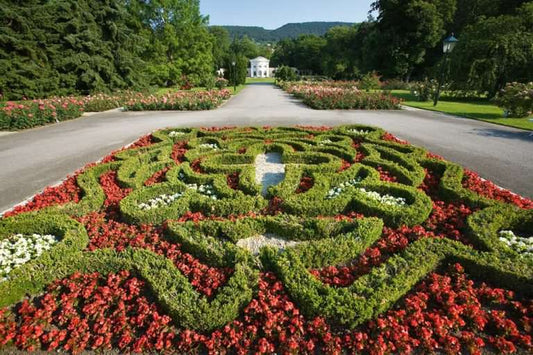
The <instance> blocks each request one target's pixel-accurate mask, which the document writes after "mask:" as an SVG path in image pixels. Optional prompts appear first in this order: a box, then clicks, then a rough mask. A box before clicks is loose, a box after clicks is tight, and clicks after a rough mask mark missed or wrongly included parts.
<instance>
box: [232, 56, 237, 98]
mask: <svg viewBox="0 0 533 355" xmlns="http://www.w3.org/2000/svg"><path fill="white" fill-rule="evenodd" d="M236 64H237V63H236V62H235V61H233V62H231V65H232V66H233V94H235V92H237V72H236V71H235V65H236Z"/></svg>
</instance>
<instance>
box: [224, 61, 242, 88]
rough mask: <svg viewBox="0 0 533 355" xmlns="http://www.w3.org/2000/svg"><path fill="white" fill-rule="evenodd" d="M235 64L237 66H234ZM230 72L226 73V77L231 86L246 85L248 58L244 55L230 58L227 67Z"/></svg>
mask: <svg viewBox="0 0 533 355" xmlns="http://www.w3.org/2000/svg"><path fill="white" fill-rule="evenodd" d="M233 62H235V65H233ZM225 67H226V68H228V70H226V71H225V72H224V77H225V78H226V79H227V80H228V81H229V85H230V86H237V85H244V84H246V76H247V75H248V58H246V57H245V56H243V55H239V54H238V55H233V56H231V57H229V58H228V61H227V63H226V65H225Z"/></svg>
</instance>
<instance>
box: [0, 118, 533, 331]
mask: <svg viewBox="0 0 533 355" xmlns="http://www.w3.org/2000/svg"><path fill="white" fill-rule="evenodd" d="M172 132H181V133H183V134H177V133H172ZM383 134H384V131H382V130H380V129H377V128H373V127H369V126H360V125H351V126H342V127H338V128H335V129H332V130H329V131H324V132H323V131H321V130H318V129H312V128H294V127H292V128H271V129H267V128H235V129H227V130H220V131H207V130H199V129H184V128H177V129H165V130H162V131H158V132H154V134H153V144H151V145H150V146H147V147H141V148H136V149H130V150H126V151H122V152H119V153H117V154H115V158H116V161H114V162H112V163H107V164H101V165H97V166H94V167H91V168H88V169H87V170H86V171H84V172H83V173H82V174H80V175H79V176H78V177H77V183H78V185H79V186H80V188H81V191H82V196H81V200H80V201H79V202H78V203H68V204H65V205H63V206H55V207H50V208H46V209H45V210H43V211H40V212H38V213H28V214H22V215H19V216H17V217H14V218H8V219H3V220H0V236H1V237H6V236H9V235H11V234H16V233H47V234H53V235H56V236H58V237H60V238H61V242H59V243H58V244H56V245H55V246H54V247H53V249H51V250H50V251H48V252H45V253H43V254H42V255H41V256H40V257H39V258H37V259H35V260H32V261H31V262H29V263H28V264H25V265H24V266H22V267H21V268H19V269H16V270H15V271H13V273H12V274H11V275H12V278H11V279H10V280H9V281H6V282H3V283H0V306H8V305H11V304H13V303H15V302H17V301H19V300H20V299H22V298H23V297H24V296H26V295H28V294H37V293H39V292H41V291H42V289H43V288H44V287H45V286H46V285H47V284H48V283H50V282H51V281H53V280H54V279H58V278H62V277H65V276H68V275H70V274H72V273H73V272H75V271H80V272H93V271H98V272H101V273H103V274H106V273H109V272H117V271H119V270H122V269H127V270H131V271H132V272H134V273H135V274H136V275H137V276H139V277H141V278H142V279H144V280H146V282H147V284H148V286H149V287H150V288H151V289H152V290H153V294H154V297H155V299H156V300H157V302H158V304H159V305H161V306H162V307H164V309H165V310H166V312H168V313H169V314H170V315H171V316H172V318H173V319H174V321H175V322H176V324H177V325H179V326H183V327H187V328H191V329H196V330H198V331H211V330H213V329H215V328H218V327H220V326H222V325H224V324H227V323H228V322H230V321H231V320H233V319H235V318H236V317H238V316H239V313H240V310H241V309H242V308H243V307H244V306H245V305H246V304H247V303H248V302H249V301H250V300H251V298H252V296H253V292H254V290H255V289H256V286H255V284H256V282H257V278H258V275H257V272H258V269H261V270H265V271H266V270H272V271H274V272H275V273H276V274H277V275H278V276H279V277H280V278H281V280H282V281H283V283H284V285H285V287H286V289H287V291H288V292H289V294H290V296H291V298H292V299H293V300H294V301H295V302H296V303H297V305H298V307H300V309H301V310H302V311H303V312H304V314H305V315H306V316H316V315H321V316H325V317H327V318H328V319H330V320H332V321H333V322H338V323H340V324H343V325H345V326H349V327H355V326H357V325H359V324H361V323H363V322H365V321H367V320H369V319H372V318H373V317H375V316H377V315H378V314H380V313H382V312H384V311H386V310H387V309H389V308H390V307H392V306H393V305H394V303H395V302H397V301H398V300H399V299H400V298H401V297H403V296H404V295H405V294H406V293H407V292H409V290H410V289H412V287H413V286H414V285H415V284H416V283H417V282H419V281H420V280H422V279H423V278H424V277H425V276H426V275H427V274H428V273H430V272H431V271H433V270H436V269H437V268H438V267H439V266H441V265H443V264H446V263H450V262H461V263H462V264H463V265H464V266H465V267H467V269H468V272H469V273H471V274H472V275H475V276H479V277H480V278H482V279H483V280H487V281H491V282H494V283H495V284H497V285H499V286H505V287H509V288H511V289H514V290H517V291H520V292H523V293H524V294H525V295H532V294H533V290H532V285H533V282H532V281H533V265H532V262H531V261H528V260H526V259H524V258H521V257H520V256H519V255H518V254H517V253H515V252H513V251H512V250H510V249H508V248H506V247H505V245H503V244H501V243H500V242H499V240H498V231H499V230H501V229H512V230H516V231H521V230H530V229H533V217H532V214H531V213H532V212H531V211H522V210H519V209H517V208H515V207H512V206H509V205H506V204H504V203H501V202H497V201H494V200H491V199H488V198H485V197H482V196H479V195H477V194H476V193H474V192H472V191H470V190H468V189H465V188H463V186H462V180H463V178H464V176H463V175H464V172H463V169H462V168H461V167H459V166H458V165H455V164H452V163H449V162H445V161H440V160H437V159H431V158H428V157H427V154H426V151H425V150H423V149H421V148H417V147H413V146H409V145H402V144H398V143H395V142H390V141H385V140H383V139H382V137H383ZM176 143H180V144H183V143H186V146H187V148H188V151H187V153H186V154H185V156H184V160H185V161H184V162H183V163H181V164H179V165H178V164H176V163H175V162H174V161H173V160H172V159H171V155H172V150H173V145H174V144H176ZM354 143H356V144H354ZM202 144H216V146H217V149H216V150H213V149H209V148H205V147H202ZM356 147H359V148H356ZM357 149H360V150H361V151H362V152H363V153H364V154H365V158H364V159H363V161H362V162H361V163H356V164H353V165H352V166H350V167H349V168H347V169H345V170H344V171H340V168H341V167H342V166H343V160H346V161H349V162H353V158H354V157H355V156H356V155H357V153H358V152H357ZM267 152H277V153H279V154H280V155H281V158H282V161H283V163H285V164H286V171H285V173H286V175H285V179H284V180H283V182H281V183H280V184H278V185H276V186H272V187H270V188H269V190H268V193H267V196H266V198H265V197H263V196H261V186H260V185H259V184H257V183H256V182H255V167H254V161H255V159H256V156H257V155H258V154H262V153H267ZM197 161H200V163H199V166H200V170H201V171H202V172H196V171H195V170H193V168H192V167H191V165H193V163H194V164H197ZM377 166H382V167H383V168H384V169H387V170H388V171H390V172H391V173H392V174H393V175H394V176H396V177H397V178H398V183H389V182H383V181H380V177H379V173H378V172H377V171H376V169H375V167H377ZM166 167H168V168H169V170H168V172H167V173H166V175H165V180H164V181H163V182H162V183H158V184H155V185H153V186H144V183H145V181H146V180H147V179H148V178H150V177H151V176H152V175H153V174H154V173H155V172H157V171H160V170H161V169H163V168H166ZM424 168H427V169H430V170H432V171H434V172H435V173H436V174H438V175H440V176H442V179H441V182H440V185H439V192H438V193H439V195H440V197H442V198H443V199H445V200H446V201H460V202H462V203H465V204H466V205H468V206H470V207H471V208H475V209H479V211H477V212H476V213H474V214H472V215H471V216H470V217H469V218H468V221H467V223H468V233H469V236H470V240H471V241H472V243H473V244H474V247H475V249H477V250H475V249H474V248H471V247H467V246H464V245H462V244H459V243H456V242H452V241H449V240H439V239H426V240H420V241H417V242H414V243H412V244H411V245H409V246H408V248H407V249H406V250H405V251H404V252H402V253H399V254H397V255H394V256H393V257H391V258H390V259H389V260H388V261H387V262H385V263H384V264H383V265H382V266H380V267H376V268H374V269H372V270H371V271H370V273H369V274H367V275H364V276H362V277H360V278H359V279H357V280H356V281H355V282H354V283H353V284H352V285H351V286H349V287H346V288H335V287H330V286H328V285H325V284H323V283H322V282H320V281H319V280H318V279H316V278H315V277H314V276H313V275H312V274H311V273H310V272H309V271H308V270H309V269H310V268H321V267H325V266H328V265H340V264H344V263H347V262H349V261H351V260H353V259H355V258H357V257H358V256H360V255H361V254H362V253H363V252H364V251H365V249H367V248H368V247H369V246H371V245H373V244H374V243H375V242H376V241H377V240H379V238H380V237H381V234H382V229H383V226H384V225H387V226H391V227H397V226H402V225H407V226H414V225H417V224H420V223H422V222H423V221H425V220H426V219H427V218H428V216H429V214H430V213H431V211H432V201H431V199H430V198H429V197H428V196H426V195H425V194H424V193H423V192H422V190H419V189H418V187H419V186H420V184H421V183H422V182H423V179H424V176H425V172H424ZM109 171H116V172H117V179H118V182H119V184H120V185H121V186H122V187H128V188H132V189H133V191H132V192H131V193H130V194H129V196H127V197H126V198H124V199H123V200H122V201H121V203H120V212H121V217H122V219H123V221H125V222H128V223H135V224H145V223H153V224H163V225H167V226H168V227H167V228H166V230H165V231H166V232H165V238H166V239H167V240H168V241H170V242H174V243H178V244H180V246H181V249H182V250H183V251H185V252H188V253H190V254H192V255H193V256H195V257H196V258H198V259H200V260H201V261H203V262H205V263H206V264H208V265H212V266H217V267H230V268H234V273H233V275H232V276H231V278H230V279H229V281H228V283H227V284H226V285H225V286H224V287H222V288H220V289H219V291H218V293H217V295H216V296H215V297H214V298H213V299H211V300H210V299H208V298H206V297H204V296H202V295H201V294H199V293H198V292H196V291H195V290H194V289H193V287H192V286H191V284H190V282H189V281H188V279H187V278H186V277H185V276H184V275H182V274H181V273H180V272H179V270H178V269H176V267H175V266H174V265H173V264H172V263H171V261H170V260H167V259H165V258H164V257H162V256H158V255H156V254H154V253H152V252H149V251H146V250H131V249H129V250H126V251H124V252H122V253H117V252H114V251H111V250H99V251H96V252H87V251H84V248H85V247H86V245H87V243H88V237H87V234H86V231H85V230H84V229H83V226H81V225H80V224H79V223H78V222H76V221H74V220H73V219H71V218H69V216H70V217H75V216H83V215H86V214H87V213H89V212H93V211H99V210H101V209H102V207H103V204H104V202H105V198H106V196H105V193H104V191H103V189H102V187H101V186H100V184H99V179H100V177H101V176H102V175H103V174H105V173H107V172H109ZM233 173H237V174H238V175H239V183H238V187H239V189H238V190H233V189H231V188H230V187H229V186H228V182H227V176H228V174H233ZM303 177H310V178H312V180H313V186H312V187H311V188H310V189H309V190H308V191H306V192H304V193H297V189H298V186H299V184H300V181H301V179H302V178H303ZM354 179H355V180H356V181H357V183H356V184H354V185H353V186H345V188H344V190H343V192H342V193H341V194H340V195H339V196H337V197H335V198H329V197H328V193H329V191H330V190H331V189H334V188H336V187H339V186H341V185H342V184H346V183H347V182H350V181H352V180H354ZM187 184H197V185H212V186H213V190H214V191H216V194H217V199H216V200H214V199H211V198H209V197H207V196H205V195H202V194H201V193H199V192H196V191H194V190H192V189H190V188H188V187H187ZM360 188H364V189H366V190H368V191H376V192H378V193H380V194H389V195H393V196H395V197H402V198H404V199H405V200H406V205H405V206H393V205H385V204H382V203H379V202H378V201H377V200H374V199H372V198H370V197H368V196H366V195H365V194H364V193H362V192H361V191H360V190H359V189H360ZM176 192H180V193H183V196H182V197H181V198H179V199H177V200H176V201H174V202H173V203H172V204H170V205H168V206H164V207H160V208H156V209H152V210H141V209H140V208H139V204H140V203H143V202H146V201H148V200H149V199H151V198H153V197H157V196H159V195H162V194H174V193H176ZM274 196H276V197H279V198H280V199H281V207H282V211H283V212H284V213H282V214H279V215H276V216H264V215H263V214H262V212H263V211H264V209H265V208H266V207H267V205H268V203H269V199H270V198H272V197H274ZM188 211H192V212H202V213H203V214H204V215H207V216H214V217H221V216H223V217H231V218H228V219H226V220H206V221H201V222H198V223H194V222H185V223H179V222H176V220H178V219H179V218H180V217H181V216H183V215H184V214H185V213H186V212H188ZM250 212H252V213H251V214H250ZM349 212H357V213H363V214H364V215H365V216H367V217H366V218H363V219H355V220H353V221H337V220H336V219H334V218H331V217H333V216H335V215H337V214H339V213H349ZM254 213H255V214H257V216H253V214H254ZM235 215H247V216H248V217H243V216H238V217H237V216H235ZM165 222H168V223H165ZM266 233H270V234H274V235H277V236H279V237H281V238H285V239H290V240H294V241H299V242H301V243H299V244H297V245H296V246H293V247H290V248H288V249H287V250H285V251H282V252H280V251H277V250H274V249H272V248H268V247H267V248H263V249H262V250H261V253H260V255H259V257H255V256H253V255H251V254H250V253H249V252H248V251H246V250H244V249H241V248H239V247H237V245H236V243H237V242H238V241H239V240H241V239H244V238H248V237H253V236H256V235H259V234H266ZM1 237H0V238H1Z"/></svg>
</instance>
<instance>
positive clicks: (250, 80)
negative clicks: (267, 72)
mask: <svg viewBox="0 0 533 355" xmlns="http://www.w3.org/2000/svg"><path fill="white" fill-rule="evenodd" d="M274 81H275V79H274V78H246V84H253V83H272V84H274Z"/></svg>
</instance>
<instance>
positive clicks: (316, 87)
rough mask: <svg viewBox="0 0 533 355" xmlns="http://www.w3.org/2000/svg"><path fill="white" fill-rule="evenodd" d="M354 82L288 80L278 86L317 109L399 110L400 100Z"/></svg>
mask: <svg viewBox="0 0 533 355" xmlns="http://www.w3.org/2000/svg"><path fill="white" fill-rule="evenodd" d="M356 84H357V83H356V82H341V83H336V82H329V81H326V82H319V83H310V82H296V83H293V82H289V83H281V84H280V86H281V88H283V89H284V90H285V91H287V92H288V93H289V94H291V95H293V96H295V97H297V98H299V99H301V100H303V102H304V103H305V104H306V105H308V106H309V107H311V108H314V109H317V110H337V109H339V110H399V109H400V108H401V100H400V99H398V98H395V97H394V96H392V95H390V94H385V93H382V92H365V91H361V90H359V89H357V86H356Z"/></svg>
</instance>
